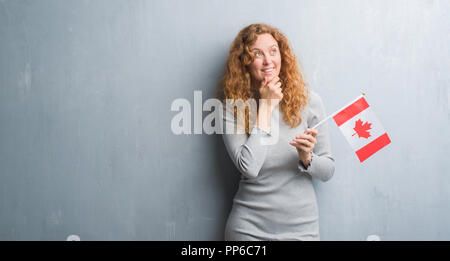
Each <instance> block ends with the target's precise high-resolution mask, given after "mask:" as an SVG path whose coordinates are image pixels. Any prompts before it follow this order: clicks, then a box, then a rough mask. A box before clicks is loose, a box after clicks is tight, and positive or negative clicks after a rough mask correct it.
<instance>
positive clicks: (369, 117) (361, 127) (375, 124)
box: [332, 96, 391, 162]
mask: <svg viewBox="0 0 450 261" xmlns="http://www.w3.org/2000/svg"><path fill="white" fill-rule="evenodd" d="M332 117H333V119H334V121H335V122H336V124H337V126H338V127H339V129H340V130H341V131H342V134H344V136H345V138H346V139H347V141H348V142H349V143H350V145H351V146H352V148H353V150H354V151H355V152H356V155H357V156H358V158H359V161H360V162H363V161H365V160H366V159H367V158H369V157H370V156H372V155H373V154H374V153H375V152H377V151H379V150H380V149H382V148H383V147H385V146H386V145H388V144H389V143H391V140H390V139H389V136H388V135H387V133H386V131H385V130H384V128H383V125H381V122H380V121H379V120H378V118H377V116H376V115H375V113H373V111H372V109H371V108H370V106H369V104H368V103H367V101H366V99H365V98H364V97H363V96H360V97H358V98H357V99H355V101H353V102H352V103H350V104H349V105H347V106H345V107H344V108H343V109H341V110H339V111H337V112H336V113H335V114H333V116H332Z"/></svg>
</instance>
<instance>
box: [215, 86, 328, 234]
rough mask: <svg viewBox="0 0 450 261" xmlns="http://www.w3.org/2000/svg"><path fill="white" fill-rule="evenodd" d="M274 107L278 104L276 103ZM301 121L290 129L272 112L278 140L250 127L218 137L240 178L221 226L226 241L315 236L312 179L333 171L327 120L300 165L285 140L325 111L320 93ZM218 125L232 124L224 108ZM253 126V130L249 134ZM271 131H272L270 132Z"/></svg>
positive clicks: (312, 98) (313, 95)
mask: <svg viewBox="0 0 450 261" xmlns="http://www.w3.org/2000/svg"><path fill="white" fill-rule="evenodd" d="M275 110H278V106H277V107H275V109H274V112H275ZM300 113H301V116H302V123H301V124H300V125H299V126H297V127H295V128H291V127H290V126H289V125H288V124H286V123H285V122H284V120H283V118H282V117H283V115H282V112H281V111H277V113H273V114H272V121H271V125H272V126H274V125H273V123H274V121H278V123H279V135H278V136H279V138H278V142H277V143H275V144H272V145H266V144H267V143H264V142H262V139H263V138H267V137H268V135H269V136H270V135H271V134H270V133H266V132H264V131H262V130H261V129H259V128H258V127H256V126H254V127H253V128H252V133H251V134H223V135H222V137H223V140H224V143H225V146H226V149H227V151H228V154H229V155H230V157H231V159H232V160H233V162H234V164H235V166H236V167H237V169H238V170H239V172H240V173H241V174H242V175H241V180H240V182H239V189H238V191H237V193H236V195H235V197H234V199H233V206H232V209H231V212H230V214H229V216H228V219H227V223H226V227H225V240H320V235H319V213H318V207H317V200H316V195H315V190H314V187H313V184H312V178H317V179H320V180H322V181H327V180H329V179H330V178H331V177H332V176H333V173H334V159H333V157H332V155H331V149H330V140H329V134H328V127H327V123H324V124H322V125H321V126H319V127H318V128H317V130H318V135H317V137H316V139H317V144H316V145H315V147H314V150H313V153H312V160H311V163H310V165H309V166H308V168H305V167H304V166H303V164H302V162H301V161H300V160H299V158H298V154H297V150H296V148H295V147H293V146H292V145H290V144H289V142H290V141H291V140H292V139H293V138H294V137H295V136H296V135H297V134H300V133H303V132H304V130H305V129H307V128H311V127H313V126H314V125H315V124H316V123H318V122H319V121H320V120H321V119H323V118H324V117H325V116H326V115H325V112H324V106H323V103H322V99H321V98H320V96H319V95H318V94H317V93H315V92H313V91H310V100H309V102H308V105H307V106H306V108H305V109H304V110H303V111H302V112H300ZM223 124H224V126H225V124H231V125H233V124H236V121H235V120H234V117H233V114H232V112H231V111H227V110H224V117H223ZM253 131H254V132H255V133H253ZM271 132H272V131H271Z"/></svg>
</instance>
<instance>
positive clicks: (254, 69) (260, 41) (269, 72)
mask: <svg viewBox="0 0 450 261" xmlns="http://www.w3.org/2000/svg"><path fill="white" fill-rule="evenodd" d="M249 50H250V52H252V53H253V55H254V57H255V58H254V61H253V63H252V64H250V66H249V72H250V75H251V76H252V80H254V81H256V83H258V84H259V83H260V82H262V81H263V80H264V77H268V78H269V79H268V80H269V81H270V80H272V79H273V78H274V77H276V76H278V75H279V74H280V68H281V54H280V49H279V47H278V43H277V41H276V40H275V39H274V38H273V36H272V35H271V34H268V33H265V34H261V35H259V36H258V38H257V39H256V42H255V43H254V44H252V45H251V46H249Z"/></svg>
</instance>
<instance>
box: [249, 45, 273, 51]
mask: <svg viewBox="0 0 450 261" xmlns="http://www.w3.org/2000/svg"><path fill="white" fill-rule="evenodd" d="M274 46H275V47H277V48H278V45H277V44H274V45H272V46H270V48H272V47H274ZM253 50H260V51H261V49H259V48H256V47H253V48H252V49H250V51H253Z"/></svg>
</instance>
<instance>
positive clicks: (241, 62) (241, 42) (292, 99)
mask: <svg viewBox="0 0 450 261" xmlns="http://www.w3.org/2000/svg"><path fill="white" fill-rule="evenodd" d="M266 33H268V34H271V35H272V37H273V38H274V39H275V40H276V41H277V43H278V46H279V48H280V54H281V68H280V74H279V77H280V80H281V82H282V83H283V85H282V86H281V88H282V92H283V99H282V100H281V101H280V103H279V108H280V111H281V112H282V114H283V119H284V121H285V122H286V123H287V124H289V125H290V126H291V127H292V128H293V127H297V126H298V125H300V124H301V122H302V118H301V115H300V111H301V110H303V109H304V108H305V107H306V104H307V102H308V99H309V91H308V89H307V88H306V86H307V84H306V82H305V81H304V79H303V76H302V74H301V73H300V70H299V68H298V66H297V59H296V57H295V54H294V52H293V50H292V48H291V46H290V44H289V41H288V40H287V38H286V37H285V36H284V34H283V33H281V32H280V31H279V30H278V29H277V28H274V27H272V26H270V25H267V24H251V25H249V26H247V27H245V28H243V29H242V30H241V31H240V32H239V33H238V35H237V36H236V38H235V39H234V41H233V43H232V44H231V46H230V50H229V54H228V59H227V61H226V69H225V75H224V76H223V77H222V78H221V79H220V81H219V83H218V89H217V93H216V98H219V99H220V100H221V101H224V100H225V99H232V100H237V99H242V100H243V101H244V102H245V101H247V100H248V99H259V92H258V91H257V90H255V89H254V88H252V82H251V76H250V73H249V70H248V66H249V65H250V64H251V63H252V62H253V60H254V55H253V53H252V52H250V50H249V47H250V46H251V45H252V44H253V43H255V41H256V39H257V37H258V36H259V35H261V34H266ZM300 66H301V65H300ZM221 87H222V88H221ZM249 113H250V112H249V111H246V121H245V123H246V124H245V125H246V126H245V131H246V133H249V128H250V126H249ZM235 116H236V109H235Z"/></svg>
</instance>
